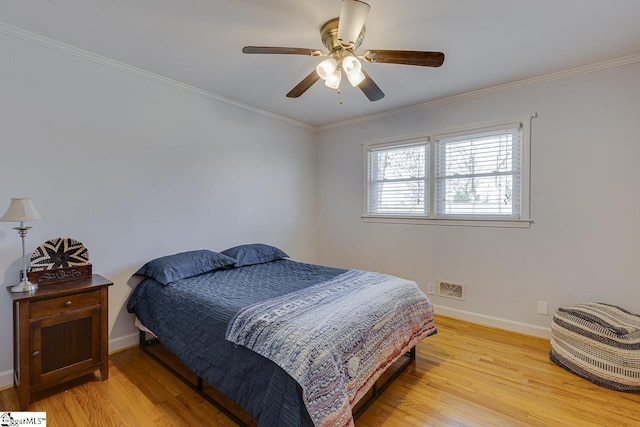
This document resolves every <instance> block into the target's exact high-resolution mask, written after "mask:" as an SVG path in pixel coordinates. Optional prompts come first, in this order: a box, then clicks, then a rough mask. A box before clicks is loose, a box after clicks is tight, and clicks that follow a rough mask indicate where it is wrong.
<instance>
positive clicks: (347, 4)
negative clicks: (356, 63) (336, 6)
mask: <svg viewBox="0 0 640 427" xmlns="http://www.w3.org/2000/svg"><path fill="white" fill-rule="evenodd" d="M369 9H371V6H369V5H368V4H367V3H365V2H363V1H360V0H342V9H340V21H339V22H338V41H339V42H340V44H341V45H342V46H344V47H352V46H353V45H355V44H356V41H357V40H358V37H359V36H360V32H361V31H362V27H364V23H365V21H366V20H367V15H369Z"/></svg>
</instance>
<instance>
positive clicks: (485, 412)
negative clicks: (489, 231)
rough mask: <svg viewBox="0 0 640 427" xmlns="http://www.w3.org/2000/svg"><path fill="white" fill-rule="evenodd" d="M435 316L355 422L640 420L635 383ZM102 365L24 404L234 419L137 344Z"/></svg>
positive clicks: (12, 406) (63, 414) (187, 419)
mask: <svg viewBox="0 0 640 427" xmlns="http://www.w3.org/2000/svg"><path fill="white" fill-rule="evenodd" d="M436 324H437V326H438V330H439V332H438V334H437V335H435V336H433V337H429V338H427V339H425V340H424V341H423V342H422V343H420V344H419V345H418V346H417V360H416V362H415V364H413V365H411V366H409V367H408V368H407V370H406V371H405V372H404V373H403V374H402V375H401V376H400V377H399V378H398V379H397V380H396V382H395V383H394V384H393V385H392V386H391V387H390V388H389V389H388V390H387V391H385V393H384V394H383V395H382V396H381V397H380V399H379V400H378V401H377V402H376V403H374V404H373V406H371V407H370V408H369V409H368V410H367V412H365V414H364V415H363V416H362V417H361V418H360V419H359V420H358V421H357V422H356V426H357V427H380V426H389V427H396V426H397V427H401V426H402V427H404V426H432V425H433V426H598V427H601V426H640V393H622V392H615V391H611V390H608V389H605V388H602V387H598V386H596V385H593V384H591V383H590V382H588V381H586V380H583V379H581V378H578V377H576V376H574V375H572V374H570V373H568V372H566V371H564V370H563V369H562V368H560V367H558V366H557V365H555V364H554V363H552V362H551V361H550V360H549V357H548V352H549V349H550V346H549V342H548V340H544V339H540V338H535V337H530V336H526V335H520V334H516V333H512V332H506V331H502V330H499V329H493V328H488V327H484V326H479V325H475V324H471V323H466V322H462V321H458V320H454V319H450V318H446V317H441V316H437V317H436ZM110 366H111V368H110V377H109V379H108V380H107V381H104V382H102V381H99V380H97V379H95V378H94V377H93V376H89V377H85V378H82V379H80V380H77V381H74V382H72V383H70V384H68V385H67V386H66V387H60V388H58V389H56V390H52V391H50V392H47V393H46V394H45V395H43V396H41V397H40V398H39V399H38V400H36V401H35V402H34V403H33V404H32V405H31V406H30V408H29V410H31V411H46V412H47V426H49V427H58V426H60V427H70V426H82V427H84V426H135V427H143V426H167V427H169V426H176V427H177V426H181V427H182V426H233V425H235V424H234V423H233V422H231V421H230V420H229V419H228V418H227V417H226V416H224V415H223V414H222V413H221V412H219V411H218V410H217V409H215V408H214V407H213V406H212V405H211V404H209V403H208V402H207V401H205V400H204V399H203V398H202V397H200V396H199V395H198V394H197V393H195V392H194V391H193V390H192V389H190V388H189V387H188V386H186V385H185V384H184V383H182V382H181V381H180V380H178V379H176V378H175V377H174V376H173V375H172V374H170V373H169V372H167V371H166V370H164V369H163V368H161V367H160V366H159V365H158V364H157V362H155V361H153V359H151V358H150V357H149V356H147V355H146V354H144V353H143V352H142V351H141V350H140V349H138V348H134V349H130V350H126V351H122V352H120V353H117V354H114V355H112V356H111V359H110ZM16 409H17V400H16V396H15V392H14V391H13V389H8V390H4V391H2V392H0V410H2V411H11V410H16ZM239 416H240V417H241V418H243V419H245V420H246V419H247V418H246V415H242V414H241V413H239Z"/></svg>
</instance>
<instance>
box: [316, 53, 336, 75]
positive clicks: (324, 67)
mask: <svg viewBox="0 0 640 427" xmlns="http://www.w3.org/2000/svg"><path fill="white" fill-rule="evenodd" d="M336 68H338V62H337V61H336V60H335V59H334V58H327V59H325V60H324V61H322V62H321V63H319V64H318V66H317V67H316V73H318V76H320V78H321V79H322V80H327V78H328V77H329V76H330V75H331V74H333V73H334V72H335V71H336Z"/></svg>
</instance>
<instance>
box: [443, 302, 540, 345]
mask: <svg viewBox="0 0 640 427" xmlns="http://www.w3.org/2000/svg"><path fill="white" fill-rule="evenodd" d="M433 308H434V309H435V313H436V314H441V315H443V316H447V317H453V318H454V319H460V320H464V321H466V322H473V323H478V324H480V325H485V326H491V327H494V328H499V329H505V330H507V331H512V332H518V333H521V334H526V335H532V336H534V337H540V338H547V339H549V338H551V328H550V327H549V328H545V327H543V326H537V325H529V324H528V323H521V322H515V321H513V320H508V319H502V318H499V317H494V316H487V315H486V314H478V313H473V312H470V311H464V310H457V309H455V308H449V307H444V306H441V305H435V304H434V306H433Z"/></svg>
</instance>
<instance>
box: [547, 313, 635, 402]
mask: <svg viewBox="0 0 640 427" xmlns="http://www.w3.org/2000/svg"><path fill="white" fill-rule="evenodd" d="M550 357H551V360H553V361H554V362H555V363H557V364H558V365H560V366H562V367H563V368H565V369H566V370H568V371H570V372H573V373H574V374H576V375H578V376H580V377H582V378H585V379H587V380H589V381H591V382H593V383H594V384H598V385H600V386H603V387H607V388H610V389H613V390H620V391H640V316H639V315H636V314H633V313H630V312H628V311H626V310H624V309H622V308H620V307H616V306H613V305H609V304H603V303H589V304H578V305H575V306H572V307H568V308H559V309H558V310H556V312H555V313H554V315H553V321H552V323H551V353H550Z"/></svg>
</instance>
